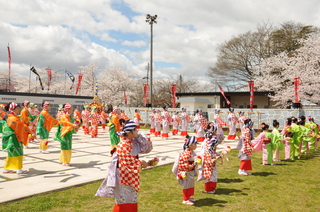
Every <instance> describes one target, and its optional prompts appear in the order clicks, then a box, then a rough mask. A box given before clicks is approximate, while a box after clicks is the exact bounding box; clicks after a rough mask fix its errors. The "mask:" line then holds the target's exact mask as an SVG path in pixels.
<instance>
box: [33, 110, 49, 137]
mask: <svg viewBox="0 0 320 212" xmlns="http://www.w3.org/2000/svg"><path fill="white" fill-rule="evenodd" d="M44 121H45V118H44V116H43V115H42V114H41V113H40V115H39V120H38V124H37V130H36V133H37V135H40V138H41V139H48V138H49V131H48V130H47V129H46V128H45V127H44V126H43V123H44Z"/></svg>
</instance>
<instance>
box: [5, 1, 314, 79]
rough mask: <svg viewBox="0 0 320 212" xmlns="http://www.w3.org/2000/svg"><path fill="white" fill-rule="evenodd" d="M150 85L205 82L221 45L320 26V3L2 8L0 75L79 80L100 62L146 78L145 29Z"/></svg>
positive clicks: (12, 4)
mask: <svg viewBox="0 0 320 212" xmlns="http://www.w3.org/2000/svg"><path fill="white" fill-rule="evenodd" d="M147 14H151V15H155V14H157V16H158V18H157V21H158V23H157V24H154V27H153V34H154V37H153V41H154V42H153V52H154V56H153V60H154V69H153V70H154V72H153V73H154V74H153V75H154V78H170V77H171V76H177V75H179V74H182V75H183V76H185V77H199V79H200V80H206V81H208V79H207V78H206V76H205V72H206V71H207V70H208V68H209V67H212V66H213V65H214V64H215V61H216V47H217V45H218V44H221V43H223V42H224V41H226V40H228V39H230V38H232V36H236V35H238V34H240V33H244V32H246V31H249V30H254V29H255V27H256V26H257V25H258V24H261V23H263V22H269V23H272V24H273V25H274V26H278V25H279V24H281V23H283V22H285V21H294V22H299V23H303V24H308V25H314V26H318V27H320V26H319V23H320V1H318V0H304V1H301V0H267V1H265V0H198V1H197V0H174V1H173V0H157V1H156V0H91V1H89V0H10V1H8V0H0V71H7V70H8V55H7V46H8V44H9V46H10V49H11V57H12V72H14V73H19V74H24V75H28V74H29V69H30V64H31V65H32V66H34V67H35V68H36V69H44V68H46V67H50V68H52V69H55V70H59V69H60V70H62V69H67V70H68V71H71V72H72V73H75V74H76V73H78V66H86V65H89V64H90V63H91V62H97V65H98V67H99V69H101V70H102V69H105V68H106V67H114V66H115V67H118V68H122V69H124V70H126V71H130V72H134V73H136V74H137V75H138V76H141V77H145V76H146V75H147V70H146V66H147V64H148V63H149V62H150V25H149V24H148V23H146V21H145V19H146V18H145V17H146V15H147Z"/></svg>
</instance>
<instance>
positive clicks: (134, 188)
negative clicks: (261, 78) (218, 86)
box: [0, 100, 319, 211]
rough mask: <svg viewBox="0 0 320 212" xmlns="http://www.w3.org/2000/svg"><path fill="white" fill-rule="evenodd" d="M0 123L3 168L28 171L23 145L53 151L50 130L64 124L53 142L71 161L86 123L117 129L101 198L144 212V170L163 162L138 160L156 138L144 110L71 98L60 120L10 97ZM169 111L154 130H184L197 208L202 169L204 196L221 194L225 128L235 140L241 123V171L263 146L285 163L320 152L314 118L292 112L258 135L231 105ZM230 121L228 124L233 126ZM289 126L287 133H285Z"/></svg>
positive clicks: (179, 166) (154, 121)
mask: <svg viewBox="0 0 320 212" xmlns="http://www.w3.org/2000/svg"><path fill="white" fill-rule="evenodd" d="M0 106H1V107H0V108H1V109H0V124H1V127H0V129H1V132H2V150H4V151H7V152H8V156H7V158H6V161H5V165H4V169H3V173H4V174H10V173H16V174H28V171H27V170H23V169H22V166H23V149H24V148H25V149H28V148H29V143H32V142H33V143H39V151H40V153H42V154H49V153H50V152H49V150H48V149H49V141H48V139H49V133H50V131H51V129H52V127H53V126H55V125H57V131H56V133H55V135H54V140H56V141H59V142H60V147H61V152H60V156H59V163H60V164H62V165H63V166H70V161H71V156H72V136H73V134H74V133H77V131H78V130H79V129H80V127H81V128H82V130H83V132H84V134H85V135H88V136H91V138H96V137H97V136H98V126H99V124H101V126H102V130H105V129H106V127H107V126H108V129H109V133H110V142H111V149H110V154H111V156H112V159H111V163H110V167H109V172H108V175H107V177H106V179H105V180H104V181H103V183H102V184H101V186H100V187H99V189H98V191H97V192H96V196H101V197H113V198H115V204H114V211H137V210H138V202H137V197H138V191H139V189H140V171H141V169H142V168H145V167H147V166H154V165H155V164H156V162H157V159H156V158H155V159H153V160H150V161H148V162H145V161H142V160H139V154H147V153H149V152H151V150H152V148H153V146H152V141H151V140H152V139H150V136H146V135H143V134H140V133H139V132H138V129H139V128H140V122H141V121H143V120H142V119H141V116H140V111H139V110H138V109H136V110H135V113H134V116H133V117H132V119H133V120H130V119H129V117H128V116H127V115H126V114H125V113H124V111H123V110H121V109H120V108H118V107H112V108H109V109H105V108H102V107H95V106H91V107H90V106H88V105H85V106H84V109H83V110H82V111H80V110H79V108H77V107H76V108H75V110H74V111H73V109H72V105H70V104H68V103H66V104H64V105H60V106H59V110H58V112H57V114H56V117H53V116H51V115H50V113H49V111H50V103H49V102H47V101H44V102H43V103H42V105H41V108H42V110H41V111H39V110H38V109H37V108H38V107H37V105H35V104H33V103H30V102H29V101H27V100H26V101H24V102H23V104H22V105H21V106H20V105H19V104H17V103H14V102H10V103H8V104H7V105H4V104H1V105H0ZM171 113H172V116H171V114H170V112H169V111H168V107H166V106H165V107H163V110H162V111H160V110H159V109H152V111H151V112H150V115H149V119H150V120H149V121H150V134H151V135H152V134H153V135H154V136H157V137H162V138H163V139H164V140H166V139H168V137H169V136H170V135H169V134H170V130H171V129H170V126H172V130H171V133H172V135H179V129H180V136H181V137H182V139H184V144H183V152H182V153H180V154H179V155H178V156H177V157H176V160H175V163H174V166H173V169H172V171H173V173H174V174H175V175H176V177H177V179H178V183H179V184H180V185H181V186H182V188H183V192H182V194H183V201H182V203H183V204H186V205H194V202H195V201H196V199H195V198H194V197H193V195H194V178H195V176H197V173H199V174H198V181H200V180H203V181H204V190H203V192H204V193H207V194H214V193H215V189H216V187H217V182H218V172H217V169H216V163H217V161H218V160H220V159H221V161H222V162H223V159H224V157H225V156H226V154H228V152H229V151H230V147H228V148H225V149H224V150H222V151H220V152H217V146H218V145H219V144H221V143H222V142H223V141H224V139H225V136H224V132H223V128H224V127H228V128H229V135H228V139H230V140H234V139H236V132H237V131H236V130H237V128H236V126H237V124H240V126H239V128H240V131H241V134H240V135H239V141H238V145H237V149H238V150H239V154H238V158H239V160H240V165H239V170H238V174H239V175H243V176H247V175H251V173H250V172H249V171H250V170H252V163H251V156H252V153H253V152H254V151H262V164H263V165H268V164H269V165H275V164H276V162H277V161H280V160H281V159H282V158H280V154H279V152H280V151H284V155H285V157H284V158H283V159H285V160H296V159H300V156H301V155H302V154H308V153H309V152H311V151H317V150H318V139H319V125H317V124H316V123H315V122H314V119H313V118H312V117H307V118H306V117H305V116H301V117H299V118H296V117H290V118H288V119H287V120H286V126H280V124H279V122H278V121H277V120H274V121H273V123H272V126H273V130H272V132H270V128H269V125H268V124H266V123H262V124H261V126H260V127H261V133H260V134H259V135H258V136H255V130H253V124H254V122H253V121H252V120H251V119H249V118H246V117H245V114H244V112H241V111H240V112H239V116H237V115H236V114H235V111H234V109H233V108H230V109H229V114H228V120H227V122H225V121H224V120H223V119H222V118H221V117H220V110H219V109H216V110H215V115H214V121H213V122H209V121H208V120H207V119H206V118H205V117H204V116H203V113H202V110H201V109H198V110H197V111H196V113H195V115H194V116H189V114H188V113H187V111H186V108H182V110H181V111H174V112H171ZM191 123H193V127H194V132H195V136H189V134H188V132H189V131H190V128H189V127H190V124H191ZM227 123H228V124H227ZM180 125H181V126H180ZM280 127H282V128H283V130H282V131H279V128H280ZM198 143H200V144H201V150H200V154H199V155H196V153H195V151H194V150H195V149H196V148H197V144H198Z"/></svg>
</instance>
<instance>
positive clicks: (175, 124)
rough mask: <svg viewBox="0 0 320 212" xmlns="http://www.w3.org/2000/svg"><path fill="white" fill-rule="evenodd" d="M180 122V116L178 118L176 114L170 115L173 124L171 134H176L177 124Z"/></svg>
mask: <svg viewBox="0 0 320 212" xmlns="http://www.w3.org/2000/svg"><path fill="white" fill-rule="evenodd" d="M181 122H182V120H181V118H179V116H178V115H176V114H174V115H173V116H172V125H173V130H172V135H178V131H179V125H180V123H181Z"/></svg>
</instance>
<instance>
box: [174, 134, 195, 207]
mask: <svg viewBox="0 0 320 212" xmlns="http://www.w3.org/2000/svg"><path fill="white" fill-rule="evenodd" d="M196 148H197V140H196V137H194V136H192V137H190V138H188V140H187V141H186V142H185V143H184V145H183V150H184V151H183V152H182V153H181V154H180V156H179V160H178V170H177V176H178V179H179V180H178V182H179V184H180V185H181V186H182V188H183V190H182V195H183V202H182V203H183V204H186V205H193V204H194V202H195V201H196V200H195V199H194V198H193V197H192V196H193V195H194V177H195V176H196V174H197V173H196V170H195V167H196V163H195V161H194V159H195V157H196V154H195V153H194V150H195V149H196ZM183 175H185V177H182V176H183Z"/></svg>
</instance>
